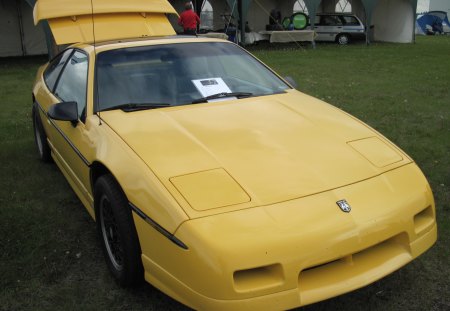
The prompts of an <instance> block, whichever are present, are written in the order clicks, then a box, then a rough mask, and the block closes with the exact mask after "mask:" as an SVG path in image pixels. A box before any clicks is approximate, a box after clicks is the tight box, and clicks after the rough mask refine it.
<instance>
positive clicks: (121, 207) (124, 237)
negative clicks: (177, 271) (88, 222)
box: [95, 174, 143, 287]
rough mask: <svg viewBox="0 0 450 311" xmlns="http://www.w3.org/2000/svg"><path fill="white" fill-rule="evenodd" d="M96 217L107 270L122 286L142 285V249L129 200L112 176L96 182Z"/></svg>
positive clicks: (108, 175)
mask: <svg viewBox="0 0 450 311" xmlns="http://www.w3.org/2000/svg"><path fill="white" fill-rule="evenodd" d="M95 216H96V221H97V231H98V234H99V236H100V241H101V244H102V249H103V253H104V255H105V259H106V262H107V265H108V267H109V270H110V271H111V273H112V274H113V276H114V278H115V279H116V280H117V282H118V283H119V284H120V285H121V286H124V287H130V286H134V285H137V284H139V283H141V281H142V280H143V267H142V261H141V248H140V245H139V240H138V237H137V233H136V228H135V226H134V222H133V217H132V215H131V210H130V207H129V206H128V201H127V199H126V197H125V194H124V193H123V191H122V189H121V188H120V186H119V184H118V183H117V181H116V180H115V179H114V178H113V177H112V175H110V174H107V175H103V176H101V177H99V179H98V180H97V182H96V183H95Z"/></svg>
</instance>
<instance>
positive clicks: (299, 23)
mask: <svg viewBox="0 0 450 311" xmlns="http://www.w3.org/2000/svg"><path fill="white" fill-rule="evenodd" d="M291 20H292V24H294V29H295V30H303V29H305V28H306V27H307V26H308V15H306V14H305V13H302V12H298V13H294V14H292V16H291Z"/></svg>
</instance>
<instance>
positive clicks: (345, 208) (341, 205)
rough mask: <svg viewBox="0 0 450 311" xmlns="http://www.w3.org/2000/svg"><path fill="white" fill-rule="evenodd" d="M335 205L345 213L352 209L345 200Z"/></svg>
mask: <svg viewBox="0 0 450 311" xmlns="http://www.w3.org/2000/svg"><path fill="white" fill-rule="evenodd" d="M336 204H337V205H338V206H339V208H340V209H341V210H342V211H343V212H345V213H350V211H351V210H352V207H351V206H350V204H348V202H347V200H339V201H337V202H336Z"/></svg>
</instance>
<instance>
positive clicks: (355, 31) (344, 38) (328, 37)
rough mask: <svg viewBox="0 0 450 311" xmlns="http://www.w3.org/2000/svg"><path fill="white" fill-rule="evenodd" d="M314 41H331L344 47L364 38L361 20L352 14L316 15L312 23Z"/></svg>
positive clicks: (364, 32)
mask: <svg viewBox="0 0 450 311" xmlns="http://www.w3.org/2000/svg"><path fill="white" fill-rule="evenodd" d="M314 30H315V31H316V33H317V37H316V41H332V42H336V43H338V44H341V45H345V44H348V43H350V42H351V41H354V40H363V39H365V38H366V31H365V27H364V25H363V23H362V22H361V20H360V19H359V18H358V17H357V16H356V15H353V14H346V13H318V14H317V15H316V18H315V21H314Z"/></svg>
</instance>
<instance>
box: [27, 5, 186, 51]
mask: <svg viewBox="0 0 450 311" xmlns="http://www.w3.org/2000/svg"><path fill="white" fill-rule="evenodd" d="M166 14H177V12H176V11H175V9H174V8H173V7H172V5H170V3H169V2H168V1H167V0H128V1H123V0H77V1H74V0H38V1H37V2H36V4H35V6H34V11H33V17H34V23H35V24H37V23H38V22H39V21H41V20H48V23H49V26H50V29H51V30H52V33H53V37H54V38H55V41H56V44H68V43H79V42H99V41H107V40H118V39H126V38H139V37H149V36H167V35H174V34H175V30H174V29H173V27H172V26H171V24H170V22H169V20H168V19H167V17H166Z"/></svg>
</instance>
